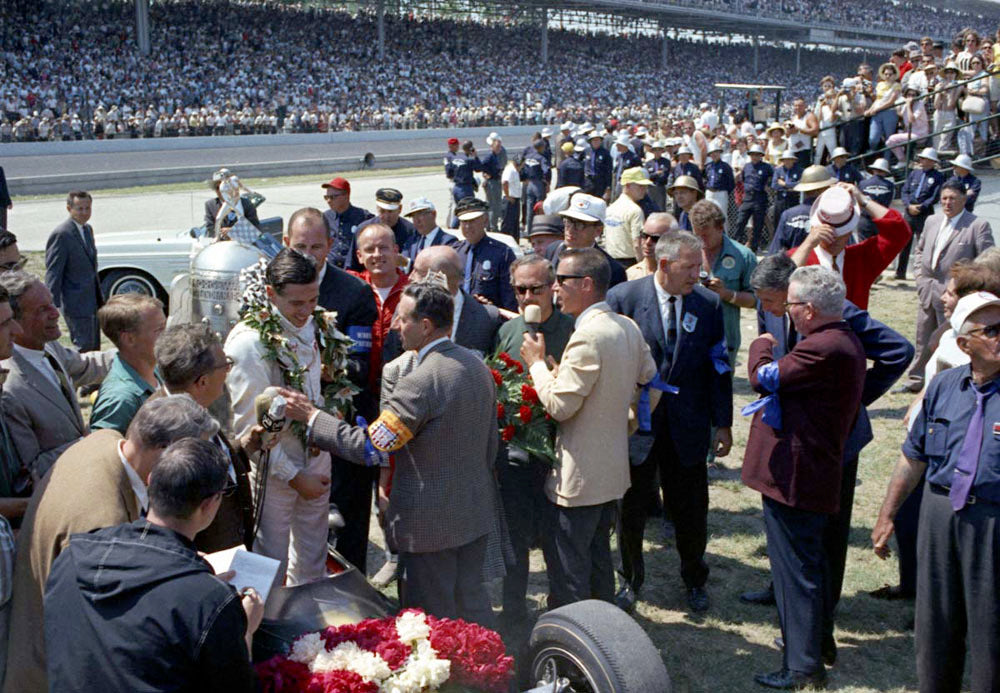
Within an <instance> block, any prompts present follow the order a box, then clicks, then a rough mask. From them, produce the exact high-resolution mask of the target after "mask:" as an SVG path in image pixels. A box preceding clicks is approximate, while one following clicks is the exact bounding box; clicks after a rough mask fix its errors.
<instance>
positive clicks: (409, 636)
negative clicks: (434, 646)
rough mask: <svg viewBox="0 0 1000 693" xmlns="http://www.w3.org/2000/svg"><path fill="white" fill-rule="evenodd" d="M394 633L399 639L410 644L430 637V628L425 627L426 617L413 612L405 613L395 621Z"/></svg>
mask: <svg viewBox="0 0 1000 693" xmlns="http://www.w3.org/2000/svg"><path fill="white" fill-rule="evenodd" d="M396 632H397V633H398V634H399V639H400V640H402V641H403V642H405V643H407V644H410V643H412V642H413V641H414V640H424V639H426V638H429V637H430V636H431V627H430V626H429V625H427V617H426V616H425V615H424V614H421V613H417V612H415V611H407V612H406V613H404V614H402V615H401V616H399V617H398V618H397V619H396Z"/></svg>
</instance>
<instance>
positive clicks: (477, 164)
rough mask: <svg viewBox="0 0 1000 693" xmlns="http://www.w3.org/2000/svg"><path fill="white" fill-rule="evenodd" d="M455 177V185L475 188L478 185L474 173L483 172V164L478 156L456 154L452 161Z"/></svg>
mask: <svg viewBox="0 0 1000 693" xmlns="http://www.w3.org/2000/svg"><path fill="white" fill-rule="evenodd" d="M451 163H452V167H453V170H454V172H455V173H454V175H453V177H452V180H454V181H455V185H456V186H458V187H462V188H473V187H475V185H476V179H475V177H474V175H473V174H474V173H475V172H476V171H482V170H483V164H482V162H481V161H480V160H479V157H478V156H468V155H466V154H456V155H455V158H453V159H452V160H451Z"/></svg>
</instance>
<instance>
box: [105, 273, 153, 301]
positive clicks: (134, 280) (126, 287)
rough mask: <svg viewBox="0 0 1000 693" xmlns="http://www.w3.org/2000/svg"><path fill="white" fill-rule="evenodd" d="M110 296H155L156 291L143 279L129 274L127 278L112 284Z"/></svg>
mask: <svg viewBox="0 0 1000 693" xmlns="http://www.w3.org/2000/svg"><path fill="white" fill-rule="evenodd" d="M110 294H111V295H112V296H116V295H118V294H143V295H144V296H156V289H155V288H154V287H153V285H152V283H150V281H149V280H148V279H146V278H145V277H140V276H138V275H134V274H131V275H129V276H127V277H122V278H121V279H119V280H118V281H116V282H115V283H114V284H112V285H111V291H110Z"/></svg>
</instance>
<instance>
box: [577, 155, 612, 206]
mask: <svg viewBox="0 0 1000 693" xmlns="http://www.w3.org/2000/svg"><path fill="white" fill-rule="evenodd" d="M611 171H612V164H611V152H609V151H608V150H607V149H605V148H604V147H598V148H597V149H594V148H593V147H591V148H590V151H588V152H587V158H586V160H585V161H584V163H583V173H584V176H585V177H586V178H587V179H588V180H589V182H590V186H591V194H592V195H596V196H597V197H600V196H601V195H603V194H604V191H605V190H607V189H608V187H610V186H611Z"/></svg>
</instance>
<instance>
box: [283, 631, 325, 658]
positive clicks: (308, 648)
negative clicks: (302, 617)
mask: <svg viewBox="0 0 1000 693" xmlns="http://www.w3.org/2000/svg"><path fill="white" fill-rule="evenodd" d="M324 651H326V643H325V642H324V641H323V638H321V637H320V635H319V633H309V634H308V635H303V636H302V637H301V638H299V639H298V640H296V641H295V644H293V645H292V651H291V652H290V653H289V654H288V658H289V659H290V660H292V661H293V662H301V663H302V664H312V662H313V660H314V659H316V657H317V656H319V654H320V652H324Z"/></svg>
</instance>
